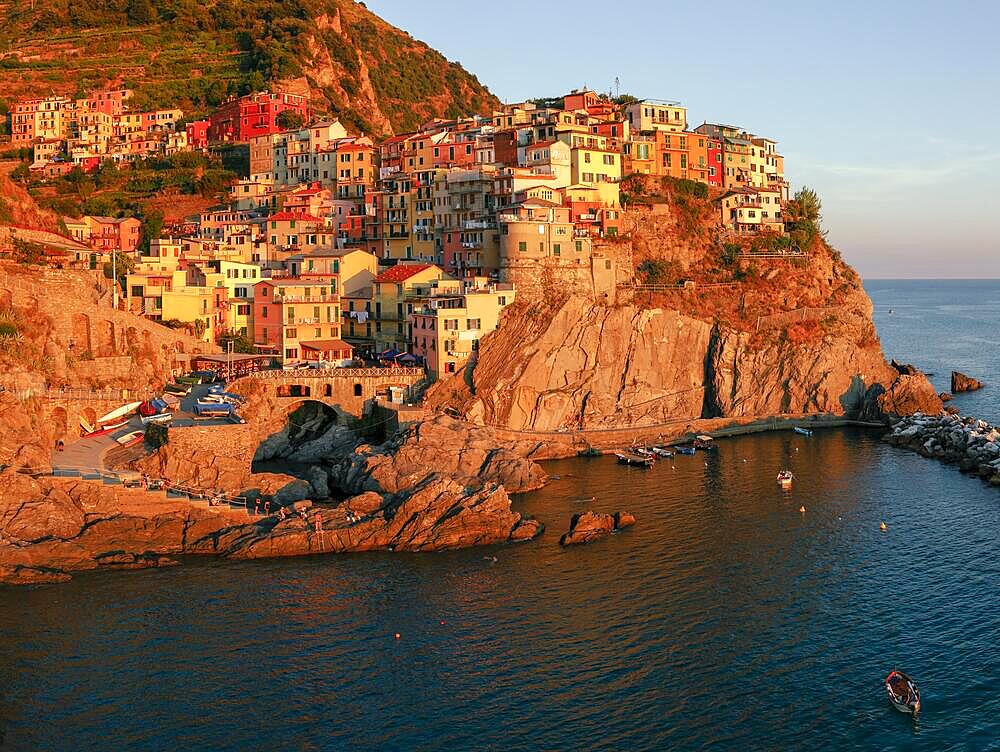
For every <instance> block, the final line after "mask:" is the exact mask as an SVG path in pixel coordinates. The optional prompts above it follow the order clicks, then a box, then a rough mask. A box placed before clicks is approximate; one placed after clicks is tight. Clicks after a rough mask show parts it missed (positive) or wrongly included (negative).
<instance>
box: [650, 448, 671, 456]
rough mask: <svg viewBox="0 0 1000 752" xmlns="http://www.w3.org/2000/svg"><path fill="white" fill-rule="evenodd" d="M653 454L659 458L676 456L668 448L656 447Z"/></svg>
mask: <svg viewBox="0 0 1000 752" xmlns="http://www.w3.org/2000/svg"><path fill="white" fill-rule="evenodd" d="M653 454H655V455H656V456H657V457H673V456H674V453H673V452H671V451H670V450H669V449H667V448H666V447H661V446H655V447H653Z"/></svg>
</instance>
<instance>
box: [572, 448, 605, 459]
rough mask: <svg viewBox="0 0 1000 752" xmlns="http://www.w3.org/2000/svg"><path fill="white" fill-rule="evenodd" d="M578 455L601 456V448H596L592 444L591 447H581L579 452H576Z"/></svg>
mask: <svg viewBox="0 0 1000 752" xmlns="http://www.w3.org/2000/svg"><path fill="white" fill-rule="evenodd" d="M576 456H577V457H600V456H601V450H600V449H595V448H594V447H592V446H590V447H587V448H586V449H581V450H580V451H579V452H577V453H576Z"/></svg>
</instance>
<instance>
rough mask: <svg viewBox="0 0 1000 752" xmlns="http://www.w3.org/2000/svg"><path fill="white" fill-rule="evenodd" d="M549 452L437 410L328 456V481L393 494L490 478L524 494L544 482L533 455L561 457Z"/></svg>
mask: <svg viewBox="0 0 1000 752" xmlns="http://www.w3.org/2000/svg"><path fill="white" fill-rule="evenodd" d="M551 452H552V449H551V448H550V447H549V446H548V445H547V444H545V443H543V442H537V441H507V440H503V439H500V438H499V437H498V436H497V434H496V433H495V432H494V431H493V430H492V429H490V428H485V427H477V426H471V425H469V424H468V423H465V422H464V421H460V420H455V419H454V418H450V417H448V416H446V415H438V416H434V417H432V418H429V419H427V420H425V421H423V422H421V423H419V424H417V425H416V426H414V427H412V428H410V429H408V430H406V431H404V432H402V433H401V434H399V435H398V436H396V437H393V438H392V439H390V441H388V442H387V443H386V444H384V445H382V446H378V447H370V446H367V445H361V446H358V447H357V448H355V450H354V451H353V452H352V453H350V454H344V455H342V456H341V457H339V458H337V457H330V458H329V463H330V464H329V465H328V473H329V484H330V487H331V488H336V489H338V490H339V491H341V492H342V493H347V494H360V493H364V492H366V491H373V492H376V493H380V494H392V493H399V492H401V491H405V490H406V489H408V488H412V487H414V486H416V485H418V484H420V483H423V482H425V481H427V480H428V479H429V478H433V477H446V478H450V479H452V480H455V481H456V482H458V483H461V484H462V485H463V486H468V487H470V488H476V489H478V488H482V487H483V486H485V485H487V484H491V483H492V484H498V485H502V486H503V487H504V488H505V489H506V491H507V492H509V493H522V492H525V491H531V490H534V489H536V488H540V487H541V486H543V485H544V484H545V482H546V480H547V476H546V474H545V471H544V470H542V468H541V466H539V465H538V463H537V460H545V459H551V458H552V457H554V456H559V455H554V454H552V453H551Z"/></svg>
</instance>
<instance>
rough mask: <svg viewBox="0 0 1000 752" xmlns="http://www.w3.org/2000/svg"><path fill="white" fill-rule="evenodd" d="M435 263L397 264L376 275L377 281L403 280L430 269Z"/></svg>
mask: <svg viewBox="0 0 1000 752" xmlns="http://www.w3.org/2000/svg"><path fill="white" fill-rule="evenodd" d="M432 266H433V264H396V266H393V267H391V268H389V269H386V270H385V271H384V272H382V273H381V274H379V275H378V276H377V277H375V281H376V282H403V281H404V280H407V279H409V278H410V277H413V276H415V275H417V274H419V273H420V272H422V271H425V270H426V269H430V268H431V267H432Z"/></svg>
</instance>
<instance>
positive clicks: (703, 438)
mask: <svg viewBox="0 0 1000 752" xmlns="http://www.w3.org/2000/svg"><path fill="white" fill-rule="evenodd" d="M693 445H694V448H695V449H700V450H702V451H703V452H707V451H712V450H714V449H715V448H716V446H715V439H713V438H712V437H711V436H709V435H707V434H701V435H700V436H696V437H695V439H694V442H693Z"/></svg>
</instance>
